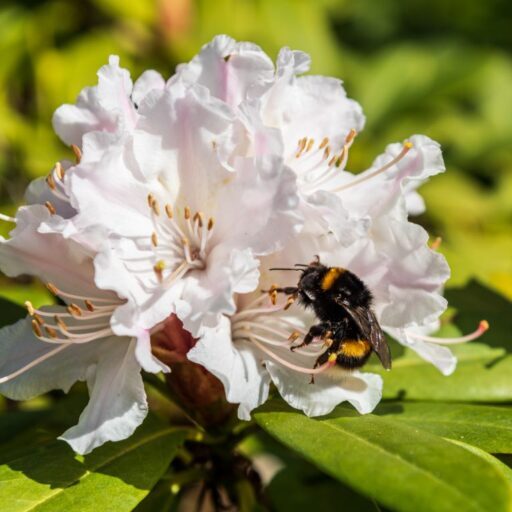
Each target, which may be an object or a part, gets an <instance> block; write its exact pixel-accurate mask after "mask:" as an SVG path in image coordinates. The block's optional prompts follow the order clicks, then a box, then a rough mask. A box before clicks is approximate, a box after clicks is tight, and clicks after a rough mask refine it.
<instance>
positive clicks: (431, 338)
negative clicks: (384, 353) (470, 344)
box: [407, 320, 489, 345]
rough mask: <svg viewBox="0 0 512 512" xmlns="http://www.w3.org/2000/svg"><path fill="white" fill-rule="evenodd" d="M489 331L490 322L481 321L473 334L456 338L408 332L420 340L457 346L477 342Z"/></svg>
mask: <svg viewBox="0 0 512 512" xmlns="http://www.w3.org/2000/svg"><path fill="white" fill-rule="evenodd" d="M488 329H489V322H488V321H487V320H481V321H480V323H479V324H478V327H477V328H476V329H475V330H474V331H473V332H472V333H470V334H466V335H465V336H459V337H456V338H437V337H435V336H425V335H424V334H416V333H413V332H407V335H408V336H411V337H412V338H416V339H419V340H423V341H429V342H430V343H437V344H438V345H456V344H458V343H466V342H467V341H472V340H476V339H477V338H480V336H482V334H484V332H486V331H487V330H488Z"/></svg>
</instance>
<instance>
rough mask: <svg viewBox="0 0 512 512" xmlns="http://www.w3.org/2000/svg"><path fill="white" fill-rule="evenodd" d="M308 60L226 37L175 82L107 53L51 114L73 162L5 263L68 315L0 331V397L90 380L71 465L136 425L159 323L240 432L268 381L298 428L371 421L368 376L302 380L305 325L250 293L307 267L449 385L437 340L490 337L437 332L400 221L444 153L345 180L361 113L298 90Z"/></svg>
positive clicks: (410, 151) (374, 389)
mask: <svg viewBox="0 0 512 512" xmlns="http://www.w3.org/2000/svg"><path fill="white" fill-rule="evenodd" d="M309 63H310V59H309V57H308V56H307V55H306V54H304V53H302V52H298V51H291V50H289V49H287V48H285V49H283V50H282V51H281V52H280V53H279V56H278V58H277V65H276V67H274V64H273V62H272V61H271V59H270V58H269V57H268V56H267V55H266V54H265V53H264V52H263V51H262V50H261V49H260V48H259V47H257V46H256V45H253V44H249V43H237V42H235V41H234V40H232V39H231V38H229V37H227V36H219V37H216V38H215V39H214V40H213V41H212V42H211V43H210V44H208V45H206V46H205V47H204V48H203V49H202V50H201V52H200V53H199V54H198V55H197V56H196V57H195V58H194V59H192V61H191V62H190V63H188V64H183V65H180V66H179V67H178V69H177V72H176V74H175V75H174V76H173V77H171V79H170V80H169V81H167V82H165V81H164V79H163V78H162V77H161V76H160V75H159V74H158V73H156V72H153V71H147V72H146V73H144V74H143V75H142V76H141V78H139V80H137V82H136V83H135V84H133V83H132V81H131V79H130V76H129V73H128V72H127V71H126V70H124V69H122V68H120V67H119V59H118V58H117V57H111V58H110V60H109V64H108V65H106V66H104V67H103V68H101V69H100V71H99V73H98V76H99V83H98V85H97V86H95V87H92V88H87V89H85V90H84V91H82V93H81V94H80V96H79V97H78V100H77V102H76V104H75V105H64V106H63V107H61V108H59V109H58V110H57V112H56V114H55V116H54V126H55V130H56V131H57V133H58V134H59V136H60V137H61V138H62V140H63V141H64V142H65V143H67V144H70V145H72V149H73V151H74V153H75V155H76V157H77V163H76V164H72V163H70V162H63V163H62V164H58V165H57V166H56V168H55V170H54V171H53V172H52V173H51V174H50V175H49V176H48V177H47V178H46V180H45V181H42V180H38V181H36V182H35V183H34V184H32V185H31V186H30V188H29V191H28V195H27V198H28V200H29V203H30V204H31V206H27V207H23V208H21V209H20V210H19V213H18V215H17V217H16V219H15V222H16V223H17V226H16V229H15V230H14V231H13V233H12V238H11V239H10V240H7V241H3V242H2V245H1V246H0V266H1V267H2V269H3V271H4V272H5V273H6V274H7V275H9V276H15V275H19V274H23V273H29V274H32V275H36V276H38V277H39V278H41V279H42V280H43V281H45V282H47V283H49V284H48V286H49V288H50V290H51V291H52V292H53V293H54V294H55V295H57V296H58V297H59V298H60V299H61V300H62V301H64V302H65V303H66V304H67V305H66V306H51V307H49V308H42V309H38V310H36V309H34V308H33V306H32V305H31V304H28V308H29V312H30V314H31V319H28V320H22V321H20V322H19V323H18V324H15V325H14V326H11V327H7V328H4V329H3V330H2V331H0V356H1V360H0V370H1V371H2V376H0V391H2V392H3V393H5V394H6V395H7V396H11V397H14V398H22V399H23V398H28V397H31V396H34V395H35V394H38V393H42V392H45V391H47V390H49V389H53V388H62V389H64V390H67V389H69V387H70V386H71V385H72V384H73V382H75V381H76V380H87V382H88V385H89V389H90V393H91V400H90V403H89V405H88V406H87V408H86V410H85V411H84V413H83V415H82V417H81V419H80V422H79V424H78V425H77V427H74V428H73V429H71V430H70V431H68V432H67V433H65V435H64V438H65V439H66V440H68V442H70V443H71V445H72V446H73V447H74V449H75V450H77V451H80V452H81V453H85V452H87V451H90V450H91V449H93V448H94V447H95V446H98V445H100V444H101V443H103V442H105V441H106V440H116V439H122V438H124V437H126V436H128V435H130V434H131V433H132V432H133V430H134V429H135V428H136V427H137V426H138V425H139V424H140V422H141V421H142V419H143V418H144V416H145V414H146V410H147V405H146V399H145V394H144V389H143V385H142V379H141V376H140V369H141V368H143V369H145V370H147V371H149V372H153V373H155V372H158V371H168V370H169V368H168V367H167V366H166V365H165V364H163V363H162V362H161V361H159V360H158V359H157V358H156V357H155V356H154V355H153V354H152V352H151V336H152V335H155V336H158V337H159V339H160V341H161V338H162V337H163V336H164V334H165V332H166V329H168V328H169V327H168V326H169V325H171V324H170V323H169V318H170V317H171V315H176V316H177V317H178V318H179V321H180V322H183V325H184V327H185V329H186V330H188V331H189V332H190V333H191V336H190V335H188V339H189V341H190V344H191V345H194V344H195V345H194V346H193V347H192V348H191V349H190V350H189V352H188V354H187V356H188V359H189V360H190V361H193V362H196V363H199V364H201V365H202V366H204V368H206V369H207V370H209V371H210V372H211V373H212V374H214V375H215V376H217V377H218V378H219V379H220V380H221V381H222V383H223V385H224V387H225V390H226V398H227V400H228V401H230V402H232V403H235V404H239V416H240V418H243V419H249V417H250V412H251V411H252V410H253V409H254V408H255V407H257V406H258V405H260V404H262V403H263V402H264V401H265V400H266V398H267V396H268V393H269V387H270V384H271V382H273V383H274V384H275V386H276V387H277V389H278V390H279V392H280V394H281V395H282V396H283V398H284V399H285V400H286V401H287V402H288V403H289V404H290V405H292V406H293V407H296V408H299V409H301V410H303V411H304V412H305V413H306V414H308V415H312V416H316V415H321V414H326V413H328V412H330V411H331V410H332V409H333V408H334V407H335V406H336V405H337V404H339V403H341V402H343V401H348V402H349V403H351V404H352V405H353V406H354V407H355V408H356V409H357V410H358V411H359V412H360V413H362V414H364V413H368V412H370V411H372V410H373V409H374V407H375V406H376V405H377V403H378V402H379V400H380V398H381V395H382V379H381V378H380V377H379V376H378V375H374V374H371V373H367V372H364V371H350V372H349V371H347V370H343V369H341V368H339V367H337V366H335V361H334V360H332V359H329V360H328V361H327V362H326V363H324V364H321V365H319V366H318V367H316V368H314V365H315V361H316V360H317V358H318V357H319V355H320V354H322V353H323V352H325V350H326V347H325V346H324V345H323V342H322V341H321V340H314V341H313V342H312V343H311V344H310V345H308V346H307V347H302V348H299V349H297V350H295V351H293V352H292V351H291V350H290V346H291V344H292V342H293V341H295V340H297V339H299V338H301V337H303V336H304V335H305V333H306V332H307V331H308V326H311V325H312V324H313V323H314V322H315V321H316V320H315V318H314V317H313V316H312V314H311V313H310V312H306V311H304V310H303V309H302V308H301V307H300V306H298V305H293V304H292V303H291V301H290V300H286V299H284V300H280V301H278V302H277V303H275V304H273V303H272V302H270V301H269V298H268V296H267V295H266V294H264V293H262V291H261V290H263V289H268V288H269V287H270V286H271V284H272V283H274V282H278V283H279V284H280V285H282V286H286V285H290V286H293V285H295V284H296V282H297V281H296V280H295V281H294V279H295V278H296V277H297V276H296V275H295V277H293V275H292V274H290V273H283V272H281V273H272V272H270V270H269V269H270V268H272V267H290V266H293V265H294V264H296V263H302V264H305V263H308V262H309V261H311V260H312V259H313V257H314V255H318V256H319V257H320V259H321V260H322V263H324V264H327V265H331V266H340V267H344V268H347V269H349V270H350V271H352V272H353V273H355V274H356V275H357V276H359V277H360V278H361V279H362V280H363V281H364V283H365V284H366V285H367V286H368V288H369V289H370V290H371V292H372V294H373V309H374V312H375V314H376V317H377V319H378V321H379V323H380V325H381V327H382V328H383V329H384V330H385V331H386V332H387V333H389V334H391V335H392V336H394V337H395V338H396V339H397V340H398V341H399V342H400V343H402V344H404V345H406V346H408V347H410V348H411V349H413V350H415V351H416V352H417V353H418V354H420V356H422V357H424V358H425V359H427V360H428V361H430V362H432V363H433V364H434V365H436V366H437V367H438V368H439V369H440V370H441V371H442V372H443V373H445V374H449V373H451V372H452V371H453V370H454V369H455V364H456V359H455V357H454V356H453V355H452V353H451V352H450V351H449V350H448V349H447V348H446V347H443V346H441V345H442V344H443V343H444V344H449V343H458V342H464V341H467V340H469V339H473V338H475V337H476V336H478V335H479V334H481V332H482V331H483V330H485V327H486V325H485V324H481V326H480V327H479V329H477V331H476V332H475V333H473V334H471V335H469V336H466V337H461V338H458V339H452V340H439V339H436V338H434V337H432V336H430V334H429V333H430V332H431V331H432V330H435V328H436V326H437V325H438V323H439V317H440V315H441V314H442V312H443V311H444V310H445V308H446V301H445V299H444V298H443V297H442V290H443V286H444V283H445V281H446V280H447V278H448V276H449V269H448V266H447V264H446V262H445V260H444V258H443V256H442V255H440V254H439V253H437V252H436V251H435V250H433V249H432V248H429V247H428V245H427V242H428V235H427V233H426V231H425V230H424V229H423V228H421V227H420V226H418V225H416V224H413V223H411V222H410V221H409V218H408V217H409V214H413V213H418V212H421V211H422V210H423V209H424V204H423V202H422V200H421V197H420V196H419V195H418V193H417V191H416V190H417V188H418V187H419V186H420V185H421V184H422V183H423V182H424V181H425V180H427V179H428V178H429V177H431V176H434V175H435V174H437V173H440V172H442V171H444V164H443V159H442V155H441V151H440V148H439V145H438V144H437V143H436V142H434V141H432V140H431V139H429V138H428V137H425V136H420V135H413V136H411V137H409V138H408V139H405V140H404V141H403V142H401V143H395V144H391V145H390V146H388V147H387V148H386V150H385V152H384V153H383V154H382V155H381V156H379V157H378V158H377V159H376V160H375V161H374V163H373V164H372V166H371V167H370V168H369V169H368V170H366V171H363V172H362V173H359V174H354V173H352V172H349V171H347V167H348V165H349V150H350V147H351V145H352V144H353V143H354V141H355V139H356V136H357V133H358V132H359V131H360V130H362V128H363V126H364V116H363V113H362V110H361V107H360V106H359V105H358V104H357V103H356V102H355V101H353V100H351V99H349V98H347V95H346V93H345V91H344V89H343V87H342V84H341V82H340V81H339V80H336V79H333V78H326V77H320V76H307V75H303V74H304V73H306V72H307V71H308V69H309ZM6 220H9V218H6ZM172 318H174V317H172ZM180 322H178V323H180ZM154 339H155V338H154ZM164 345H165V344H164ZM155 353H158V351H155ZM201 371H202V370H201ZM312 376H313V377H314V383H311V377H312Z"/></svg>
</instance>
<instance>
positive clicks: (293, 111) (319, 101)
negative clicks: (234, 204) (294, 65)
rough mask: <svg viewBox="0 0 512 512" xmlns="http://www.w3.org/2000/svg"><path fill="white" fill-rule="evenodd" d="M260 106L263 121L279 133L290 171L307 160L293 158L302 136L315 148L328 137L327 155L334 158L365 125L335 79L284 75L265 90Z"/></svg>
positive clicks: (356, 106)
mask: <svg viewBox="0 0 512 512" xmlns="http://www.w3.org/2000/svg"><path fill="white" fill-rule="evenodd" d="M288 76H289V78H288ZM262 103H263V114H262V115H263V120H264V122H265V124H266V125H268V126H272V127H276V128H279V129H280V130H281V132H282V136H283V139H284V144H285V155H286V158H287V163H288V164H289V165H291V166H292V167H293V168H295V166H301V165H304V160H305V159H306V158H300V159H298V158H296V154H297V152H298V144H299V140H300V139H302V138H303V137H307V138H308V139H309V140H313V141H314V148H315V149H316V148H317V147H318V146H319V145H320V144H321V143H322V141H323V140H324V138H327V139H328V145H329V148H330V152H331V153H330V154H331V155H334V154H335V153H338V152H339V151H340V150H341V148H342V147H343V144H344V141H345V138H346V137H347V135H348V134H349V132H350V131H351V130H356V131H358V132H359V131H361V130H362V129H363V126H364V120H365V118H364V115H363V113H362V110H361V107H360V106H359V104H358V103H356V102H355V101H353V100H350V99H348V98H347V97H346V93H345V90H344V89H343V87H342V83H341V81H339V80H336V79H334V78H326V77H321V76H304V77H300V78H295V77H294V75H293V74H289V75H284V76H283V77H282V78H281V79H279V78H278V79H277V80H276V82H275V84H274V85H273V86H272V88H270V89H269V90H268V92H267V93H266V95H265V96H264V97H263V99H262ZM324 149H325V148H322V152H323V151H324Z"/></svg>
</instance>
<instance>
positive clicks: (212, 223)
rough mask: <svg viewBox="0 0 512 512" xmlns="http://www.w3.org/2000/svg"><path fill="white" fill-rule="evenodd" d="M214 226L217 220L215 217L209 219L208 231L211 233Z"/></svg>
mask: <svg viewBox="0 0 512 512" xmlns="http://www.w3.org/2000/svg"><path fill="white" fill-rule="evenodd" d="M214 224H215V219H214V218H213V217H210V218H209V219H208V231H211V230H212V229H213V226H214Z"/></svg>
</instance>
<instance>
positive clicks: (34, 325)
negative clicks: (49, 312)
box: [32, 320, 43, 338]
mask: <svg viewBox="0 0 512 512" xmlns="http://www.w3.org/2000/svg"><path fill="white" fill-rule="evenodd" d="M32 331H34V334H35V335H36V336H37V337H38V338H41V337H42V336H43V333H42V332H41V328H40V327H39V324H38V323H37V322H36V321H35V320H32Z"/></svg>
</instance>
